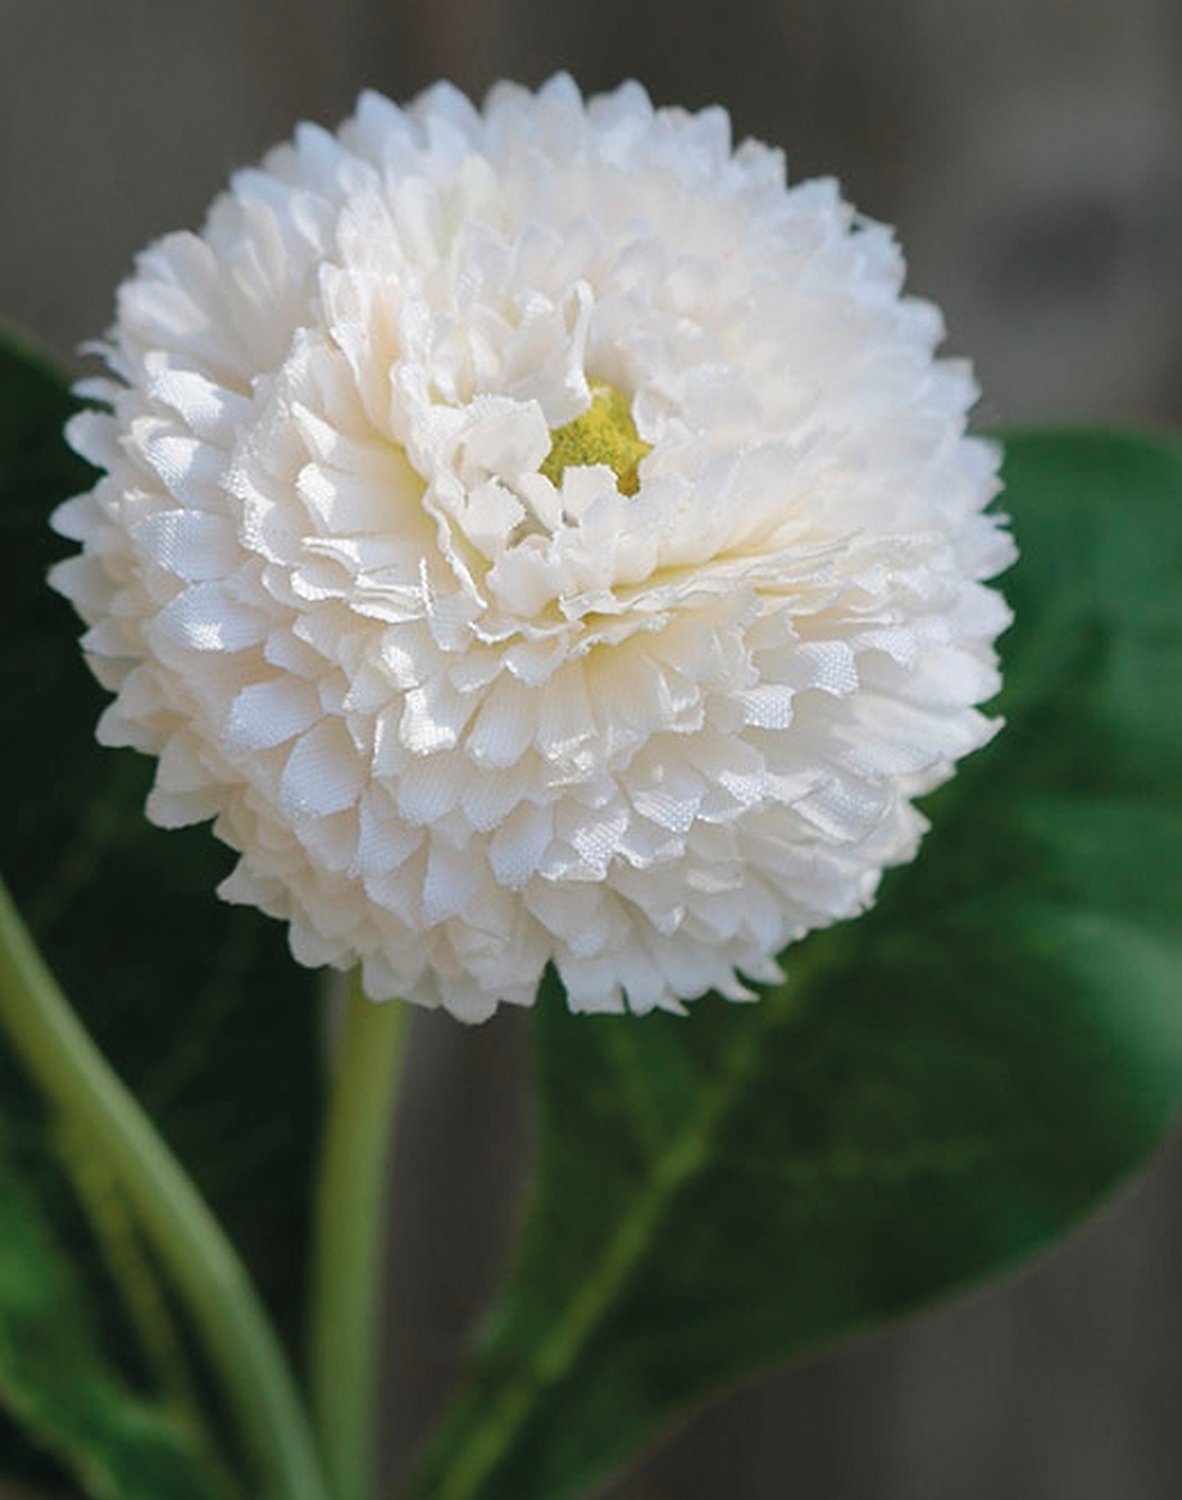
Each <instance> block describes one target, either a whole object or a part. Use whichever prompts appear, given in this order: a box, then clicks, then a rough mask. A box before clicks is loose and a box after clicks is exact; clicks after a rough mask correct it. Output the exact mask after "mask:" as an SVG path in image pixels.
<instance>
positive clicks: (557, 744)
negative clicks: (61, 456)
mask: <svg viewBox="0 0 1182 1500" xmlns="http://www.w3.org/2000/svg"><path fill="white" fill-rule="evenodd" d="M902 279H903V261H902V258H901V256H900V254H899V251H898V249H897V247H896V245H895V243H894V241H893V239H892V237H891V234H890V232H889V231H888V230H887V229H885V228H884V227H882V226H881V225H878V224H874V223H871V222H868V221H867V220H865V219H862V218H860V217H858V216H857V215H856V214H855V212H854V211H853V210H852V209H851V208H850V207H849V205H847V204H846V203H844V202H843V201H842V199H841V197H840V195H839V193H838V189H837V187H836V186H835V184H834V183H833V182H831V181H814V182H805V183H801V184H799V185H797V186H795V187H793V188H791V189H788V188H786V186H785V174H784V162H783V159H782V157H781V155H780V153H779V152H777V151H773V150H770V149H768V148H767V147H765V146H762V145H758V144H756V143H753V142H746V143H745V144H743V145H741V146H740V147H739V148H738V150H732V147H731V140H730V130H729V121H728V117H727V115H726V113H725V112H724V111H723V110H721V109H708V110H704V111H703V112H701V113H699V114H688V113H685V112H683V111H681V110H674V109H661V110H654V108H653V106H652V105H651V103H650V101H649V99H648V97H647V96H646V94H645V93H644V91H643V90H642V89H641V88H640V87H638V86H637V85H636V84H632V83H630V84H625V85H624V86H623V87H622V88H620V89H618V90H617V91H616V92H614V93H612V94H608V95H604V96H601V97H598V98H594V99H591V100H589V101H587V102H586V103H585V102H584V101H583V99H582V98H581V97H580V95H579V93H578V91H577V89H576V88H575V86H574V84H573V83H572V82H571V81H570V79H569V78H566V77H558V78H555V79H553V80H552V81H551V82H550V83H548V84H547V85H546V86H545V87H544V88H542V89H541V90H540V91H539V92H538V93H536V94H532V93H529V92H527V91H525V90H523V89H520V88H516V87H510V86H504V85H502V86H499V87H498V88H496V89H495V90H494V91H493V92H492V94H491V95H490V97H489V99H488V101H487V103H486V105H485V107H484V109H483V111H477V110H476V109H475V108H473V106H472V105H471V104H470V103H469V102H468V101H467V100H466V99H465V98H463V97H462V96H461V95H460V94H458V93H457V92H456V91H455V90H454V89H452V88H450V87H447V86H439V87H436V88H433V89H431V90H430V91H429V92H427V93H426V94H425V95H423V96H422V97H421V98H420V99H419V100H417V101H416V102H415V103H414V104H413V105H411V106H410V107H409V108H408V109H405V110H402V109H399V108H396V107H395V106H394V105H393V104H391V103H390V102H389V101H388V100H386V99H384V98H381V97H380V96H379V95H377V94H372V93H370V94H365V95H363V96H362V98H361V100H360V102H359V104H358V107H357V111H356V113H355V114H354V116H353V117H352V118H351V119H350V120H349V121H347V122H346V124H345V125H343V126H342V127H341V129H340V130H339V131H338V132H337V133H336V134H335V135H333V134H329V133H327V132H326V131H324V130H321V129H318V128H316V127H314V126H311V125H304V126H301V127H300V128H299V129H298V130H297V131H296V134H295V139H294V141H293V142H292V143H291V144H290V145H284V146H281V147H279V148H278V149H277V150H275V151H273V152H272V153H271V154H270V155H269V156H267V157H266V158H265V160H264V162H263V164H262V166H261V167H260V168H257V169H252V170H248V171H244V172H240V173H238V174H237V175H236V176H235V177H234V178H233V179H232V181H231V184H230V189H229V191H228V193H226V194H225V195H224V196H222V197H220V198H219V199H218V200H217V201H216V202H215V203H214V205H213V207H212V209H211V211H210V214H209V218H208V220H207V222H206V225H205V227H204V229H203V230H202V232H201V233H200V234H199V235H196V234H187V233H182V234H173V235H169V236H167V237H166V238H164V239H162V240H160V241H159V242H158V243H156V244H155V245H153V246H151V247H150V248H149V249H148V250H146V251H145V252H144V253H143V255H142V256H141V257H140V259H139V261H138V264H137V267H136V271H135V274H134V276H133V277H132V278H131V279H130V280H129V281H128V282H126V283H125V284H124V286H123V287H122V288H121V290H120V293H119V303H118V316H117V321H116V323H115V326H114V329H113V330H112V332H111V334H110V338H109V344H108V345H107V346H106V347H105V354H106V359H107V362H108V364H109V366H110V368H111V370H112V372H113V373H114V375H115V377H116V378H115V379H114V380H103V381H97V382H91V383H89V384H88V385H87V387H86V390H87V392H88V394H90V395H91V396H94V397H97V398H98V399H100V400H101V401H102V402H104V403H106V404H107V405H108V406H109V408H110V410H109V412H97V411H92V412H88V413H85V414H83V415H81V416H79V417H78V418H76V419H75V421H74V423H73V425H72V428H71V433H70V436H71V440H72V442H73V443H74V445H75V447H76V448H77V449H78V451H79V452H80V453H82V454H83V455H84V456H85V457H87V458H88V459H90V460H91V461H92V462H93V463H95V464H97V465H99V466H100V467H101V468H102V469H104V470H105V471H106V474H105V477H103V478H102V479H101V480H100V481H99V483H98V485H97V487H96V488H95V489H94V491H93V492H92V493H90V494H87V495H84V496H81V497H79V498H77V499H74V500H71V501H69V502H68V503H67V504H65V505H64V506H62V507H61V509H59V510H58V512H57V513H56V517H55V524H56V526H57V528H58V530H59V531H61V532H62V533H63V534H64V535H66V536H68V537H72V538H75V539H77V540H78V541H80V542H81V543H82V544H83V550H82V552H81V554H80V555H77V556H75V557H73V558H71V559H70V560H68V561H66V562H65V563H63V564H61V565H60V566H59V567H58V569H57V570H56V572H55V575H54V582H55V584H56V586H57V588H58V589H60V590H61V592H63V593H64V594H66V595H67V596H68V597H69V598H70V599H72V600H73V601H74V604H75V605H76V607H77V608H78V610H79V612H80V613H81V615H82V616H83V618H84V619H85V620H86V622H87V623H88V625H89V626H90V629H89V631H88V632H87V634H86V636H85V637H84V643H83V644H84V647H85V650H86V653H87V656H88V659H89V661H90V663H91V665H92V667H93V669H94V671H95V673H96V675H97V676H98V677H99V679H100V681H101V682H102V683H103V684H104V685H105V686H107V687H108V688H110V689H112V690H113V691H114V692H115V693H116V697H115V700H114V702H113V703H112V704H111V706H110V707H109V708H108V709H107V711H106V713H105V714H104V716H103V718H102V720H101V723H100V726H99V737H100V738H101V740H102V741H103V742H104V743H105V744H111V745H133V746H135V747H136V748H137V749H139V750H143V751H146V752H148V753H150V754H153V755H156V756H158V757H159V765H158V768H157V773H156V782H155V788H154V790H153V792H152V794H151V797H150V799H149V803H148V813H149V816H150V817H151V818H153V819H154V820H155V821H156V822H157V823H160V824H163V825H165V826H176V825H180V824H184V823H190V822H193V821H196V820H201V819H206V818H211V817H212V818H214V819H215V820H216V821H215V823H214V831H215V832H216V833H217V834H218V836H219V837H220V838H222V839H224V840H225V841H226V842H227V843H228V844H230V845H231V846H232V847H233V848H234V849H236V850H238V851H239V853H240V855H241V859H240V860H239V863H238V865H237V868H236V869H235V871H234V873H233V874H232V875H231V876H230V877H229V879H228V880H226V882H225V883H224V885H223V887H222V894H223V895H224V896H225V897H226V898H227V899H229V900H233V901H242V902H249V903H253V904H255V905H257V906H260V907H262V908H263V910H264V911H267V912H270V913H272V914H273V915H275V916H277V917H280V918H282V919H284V920H286V921H288V922H289V923H290V924H291V929H290V930H291V946H292V949H293V952H294V953H295V955H296V957H297V958H298V959H299V960H301V962H303V963H307V964H332V965H337V966H347V965H353V964H355V963H357V962H360V963H361V964H362V966H363V980H364V985H365V988H366V989H367V991H368V992H369V994H370V995H372V996H374V997H375V998H378V999H380V998H385V997H389V996H393V995H401V996H404V997H406V998H409V999H411V1000H415V1001H418V1002H420V1003H422V1004H426V1005H437V1004H442V1005H443V1006H445V1007H446V1008H447V1009H448V1010H450V1011H452V1012H453V1013H454V1014H455V1015H457V1016H460V1017H462V1018H464V1019H465V1020H479V1019H482V1018H484V1017H486V1016H488V1015H489V1014H490V1013H491V1012H492V1011H493V1010H494V1009H495V1007H496V1006H497V1004H498V1002H499V1001H508V1002H512V1003H514V1004H529V1003H530V1002H531V1001H532V999H533V997H534V994H535V990H536V987H537V983H538V979H539V977H540V975H541V973H542V971H543V969H544V967H545V965H546V964H547V962H550V961H552V962H553V963H554V965H555V966H556V968H557V970H558V973H559V974H560V975H561V977H562V980H563V982H564V984H565V986H566V990H567V993H568V995H569V998H570V1003H571V1005H572V1006H573V1007H574V1008H576V1009H578V1010H607V1011H611V1010H621V1009H624V1008H625V1007H626V1006H627V1007H629V1008H631V1009H632V1010H634V1011H641V1012H643V1011H648V1010H651V1009H652V1008H653V1007H654V1006H659V1007H662V1008H664V1009H668V1010H678V1009H680V1008H681V1002H682V1001H683V1000H685V999H689V998H692V997H694V996H697V995H700V994H702V993H703V992H704V991H706V990H707V989H709V988H715V989H717V990H719V991H721V992H722V993H723V994H725V995H729V996H732V997H734V998H740V997H744V996H746V995H747V994H748V993H749V991H748V990H747V988H746V987H745V985H744V983H743V982H742V979H741V978H740V977H739V976H740V975H742V976H746V977H748V978H753V979H756V980H769V979H773V978H775V977H777V975H778V973H779V970H778V968H777V965H776V962H775V958H774V955H776V954H777V953H779V952H780V950H781V949H783V948H784V947H785V946H786V945H787V944H789V943H791V942H793V941H794V940H796V939H797V938H799V937H801V936H802V935H803V934H804V933H806V932H808V931H809V930H810V929H811V928H816V927H821V926H824V925H825V924H827V923H830V922H833V921H835V920H836V919H838V918H842V917H848V916H851V915H852V914H854V913H856V912H858V911H860V910H862V909H863V908H864V907H865V906H866V905H867V904H868V903H869V902H870V900H871V899H872V897H873V894H874V891H875V888H876V886H877V884H878V881H879V877H880V875H881V872H882V871H883V869H884V868H885V867H887V866H889V865H893V864H897V863H898V862H900V861H902V860H907V859H910V858H911V857H912V855H913V854H914V853H915V850H916V847H917V844H918V841H919V838H920V835H921V833H922V831H923V829H924V827H925V824H924V820H923V818H922V817H921V815H920V814H919V813H918V812H917V811H916V810H915V808H914V807H913V806H912V799H913V798H914V797H915V796H916V795H917V794H919V793H922V792H926V791H928V790H929V789H930V788H932V787H934V786H935V785H936V784H937V783H939V782H941V781H943V780H945V779H946V778H947V777H948V776H949V775H950V774H951V773H952V769H953V765H954V762H955V761H956V760H957V759H958V758H959V757H960V756H962V755H964V754H965V753H966V752H967V751H970V750H972V749H974V748H975V747H976V746H978V745H980V744H982V743H983V742H984V741H985V740H986V739H988V738H989V736H990V734H991V732H992V725H991V723H990V721H989V720H987V719H986V718H984V717H983V716H982V715H981V714H980V713H979V712H978V711H977V710H976V709H975V708H974V706H973V705H975V704H978V703H981V702H983V701H984V700H986V699H988V698H989V697H990V696H991V695H992V694H993V693H994V691H995V690H996V688H997V686H998V675H997V670H996V660H995V654H994V651H993V644H992V643H993V641H994V639H995V637H996V636H997V634H998V632H999V631H1000V630H1001V629H1002V628H1003V626H1004V625H1005V624H1006V622H1007V612H1006V608H1005V606H1004V604H1003V602H1002V600H1001V598H1000V597H999V595H998V594H997V593H996V592H994V591H993V590H991V589H989V588H987V587H985V586H984V583H983V580H985V579H988V578H990V577H992V576H993V575H994V574H996V573H997V572H998V571H999V570H1000V569H1002V568H1004V567H1005V566H1006V564H1007V563H1008V562H1009V560H1010V557H1011V552H1012V548H1011V543H1010V540H1009V538H1008V536H1007V534H1006V533H1005V532H1004V531H1003V530H1002V529H1001V528H1000V526H999V523H998V521H997V519H996V518H995V517H992V516H989V515H986V514H984V507H985V505H986V504H987V503H988V501H989V500H990V499H991V497H992V496H993V495H994V494H995V492H996V490H997V488H998V483H997V462H998V457H997V453H996V451H995V449H994V448H993V447H992V446H991V445H989V444H987V443H985V442H983V441H980V440H978V439H975V438H969V437H966V436H965V435H964V429H965V419H966V413H967V412H968V410H969V408H970V407H971V405H972V403H973V401H974V397H975V390H974V385H973V381H972V378H971V375H970V373H969V370H968V369H967V367H966V366H965V365H963V364H960V363H948V362H937V361H935V360H934V359H933V350H934V348H935V346H936V344H937V343H938V341H939V339H940V337H941V321H940V316H939V314H938V312H937V311H936V309H935V308H933V307H932V306H930V305H929V304H927V303H924V302H920V301H915V300H912V299H910V298H904V297H901V295H900V287H901V283H902Z"/></svg>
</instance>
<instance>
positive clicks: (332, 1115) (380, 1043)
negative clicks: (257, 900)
mask: <svg viewBox="0 0 1182 1500" xmlns="http://www.w3.org/2000/svg"><path fill="white" fill-rule="evenodd" d="M409 1016H410V1007H409V1006H407V1005H405V1004H403V1002H402V1001H400V1000H393V1001H389V1002H387V1003H385V1004H376V1003H375V1002H373V1001H372V1000H368V999H367V998H366V996H365V995H364V993H363V992H362V990H361V986H360V982H359V979H358V977H357V976H356V975H354V976H353V977H352V978H351V980H350V983H349V989H348V993H347V995H346V997H345V1000H344V1016H343V1025H342V1028H341V1033H340V1036H339V1037H338V1039H337V1048H336V1055H335V1057H334V1060H333V1072H332V1083H331V1088H330V1097H329V1106H328V1119H327V1122H326V1125H325V1133H324V1142H323V1147H322V1152H321V1158H320V1171H319V1177H318V1185H317V1195H316V1229H315V1233H316V1245H315V1253H314V1256H313V1277H314V1281H313V1289H312V1326H311V1349H312V1404H313V1409H314V1411H315V1414H316V1420H317V1424H318V1426H319V1430H320V1438H321V1443H322V1445H323V1448H324V1452H325V1456H326V1462H327V1465H328V1472H329V1478H330V1480H331V1483H332V1487H333V1493H334V1495H335V1497H336V1500H369V1497H370V1496H372V1494H373V1487H374V1480H375V1472H374V1471H375V1459H376V1453H375V1438H376V1430H375V1429H376V1415H377V1387H378V1377H379V1374H380V1368H379V1366H380V1360H379V1355H380V1343H379V1337H378V1336H379V1333H380V1331H381V1322H382V1298H381V1291H382V1268H383V1261H384V1254H383V1251H384V1247H385V1207H386V1177H387V1171H388V1167H389V1161H390V1147H391V1137H392V1128H393V1119H394V1107H395V1102H396V1098H397V1093H398V1082H399V1074H400V1072H401V1062H402V1056H403V1051H404V1047H405V1040H406V1032H407V1026H408V1022H409Z"/></svg>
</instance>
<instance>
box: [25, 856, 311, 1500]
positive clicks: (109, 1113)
mask: <svg viewBox="0 0 1182 1500" xmlns="http://www.w3.org/2000/svg"><path fill="white" fill-rule="evenodd" d="M0 1023H2V1024H3V1025H4V1027H5V1028H6V1029H7V1031H8V1034H9V1037H10V1038H11V1040H12V1043H13V1045H14V1047H15V1048H16V1051H17V1053H18V1054H19V1055H20V1057H21V1058H22V1059H23V1060H24V1063H25V1066H26V1067H27V1068H28V1070H29V1072H30V1073H31V1074H32V1076H33V1077H34V1079H36V1081H37V1083H38V1084H39V1085H40V1087H41V1088H42V1089H43V1090H44V1092H45V1094H46V1095H47V1097H48V1098H49V1099H50V1100H51V1101H52V1103H53V1104H54V1105H55V1106H56V1108H57V1109H58V1111H59V1112H60V1114H61V1115H62V1117H63V1119H64V1120H66V1121H68V1122H69V1123H70V1126H71V1127H72V1128H76V1129H81V1130H85V1131H86V1132H87V1133H88V1135H89V1138H90V1140H91V1141H92V1143H93V1145H94V1147H95V1149H96V1150H97V1151H101V1152H102V1154H103V1155H104V1156H105V1158H106V1159H107V1161H109V1162H110V1164H111V1166H112V1168H113V1170H114V1171H115V1173H116V1175H117V1177H118V1179H119V1181H120V1182H121V1184H122V1186H123V1190H124V1192H125V1193H126V1194H127V1198H128V1202H129V1203H130V1204H131V1207H132V1209H133V1211H134V1213H135V1215H136V1217H137V1219H138V1221H139V1222H140V1224H141V1225H142V1227H143V1231H144V1234H145V1235H146V1237H147V1239H148V1241H149V1243H150V1244H151V1245H152V1247H153V1249H154V1250H155V1252H156V1254H157V1255H158V1256H159V1258H160V1261H161V1263H162V1264H163V1265H164V1267H165V1268H166V1270H167V1271H168V1273H169V1274H170V1275H171V1277H172V1279H173V1281H174V1282H175V1284H176V1287H177V1290H178V1292H179V1293H180V1295H181V1297H182V1299H183V1301H184V1303H185V1305H186V1306H187V1308H188V1310H189V1313H190V1315H191V1316H192V1319H193V1323H194V1326H195V1328H196V1330H197V1332H198V1334H199V1336H200V1337H201V1338H202V1340H203V1341H204V1344H205V1348H206V1351H207V1353H208V1355H209V1358H210V1362H211V1364H212V1366H213V1367H214V1369H215V1370H216V1371H217V1373H218V1375H219V1376H220V1380H221V1389H222V1390H223V1392H224V1395H225V1398H226V1400H227V1402H228V1404H229V1406H230V1409H231V1411H232V1413H233V1415H234V1417H235V1419H236V1420H237V1422H238V1425H239V1428H240V1431H241V1434H242V1438H243V1441H244V1443H245V1445H246V1447H247V1449H248V1451H249V1453H250V1454H251V1456H252V1458H253V1459H254V1461H255V1463H256V1465H257V1467H258V1471H259V1478H260V1480H261V1484H262V1488H263V1490H264V1492H265V1494H266V1495H267V1497H268V1500H328V1496H327V1491H326V1489H325V1486H324V1483H323V1481H322V1479H321V1477H320V1459H319V1455H318V1454H317V1451H316V1448H315V1445H314V1442H313V1439H312V1435H311V1432H310V1430H309V1427H308V1423H307V1420H306V1417H305V1414H304V1411H303V1407H302V1404H301V1402H300V1398H299V1396H298V1395H297V1393H296V1389H295V1386H294V1383H293V1381H292V1377H291V1374H290V1372H289V1370H288V1367H287V1363H286V1360H285V1358H284V1355H283V1351H282V1348H281V1347H280V1344H279V1341H278V1339H277V1338H276V1336H275V1333H274V1331H273V1329H272V1327H271V1324H270V1322H269V1321H268V1319H267V1315H266V1313H265V1311H264V1310H263V1308H262V1306H261V1304H260V1302H259V1300H258V1296H257V1294H256V1293H255V1291H254V1288H253V1286H252V1285H251V1283H250V1279H249V1277H248V1276H247V1274H246V1271H245V1269H244V1267H243V1265H242V1263H241V1261H240V1260H239V1259H238V1256H237V1254H236V1253H235V1251H234V1248H233V1246H232V1245H231V1244H230V1242H229V1240H228V1239H227V1238H226V1235H225V1233H224V1232H223V1230H222V1227H221V1225H220V1224H219V1223H218V1221H217V1220H216V1219H215V1218H214V1216H213V1215H212V1214H211V1213H210V1211H209V1209H208V1207H207V1206H206V1204H205V1202H204V1200H203V1199H202V1198H201V1196H200V1194H199V1193H198V1192H197V1190H196V1188H195V1187H194V1186H193V1183H192V1181H191V1180H190V1178H189V1177H188V1175H187V1174H186V1173H185V1171H184V1169H183V1168H182V1167H181V1166H180V1164H179V1163H178V1162H177V1161H176V1159H175V1157H173V1155H172V1153H171V1152H170V1151H169V1149H168V1147H167V1146H166V1145H165V1144H164V1142H163V1141H162V1140H161V1138H160V1136H159V1135H158V1134H157V1133H156V1130H155V1128H154V1127H153V1125H152V1123H151V1121H150V1120H149V1119H148V1117H147V1116H146V1115H145V1114H144V1112H143V1110H141V1109H140V1107H139V1105H138V1104H137V1103H136V1101H135V1099H134V1098H133V1097H132V1095H131V1094H130V1093H129V1092H128V1090H127V1089H126V1088H125V1086H124V1085H123V1083H122V1082H121V1081H120V1080H119V1078H118V1077H117V1076H116V1075H115V1073H114V1072H113V1071H112V1069H111V1067H110V1065H109V1064H108V1063H107V1061H106V1059H105V1058H104V1057H103V1055H102V1054H101V1053H100V1052H99V1050H98V1048H97V1047H96V1046H95V1045H94V1043H93V1042H92V1041H91V1039H90V1037H89V1035H88V1034H87V1032H86V1030H85V1029H84V1027H83V1026H82V1025H81V1023H80V1022H79V1020H78V1018H77V1017H76V1016H75V1014H74V1012H73V1011H72V1010H71V1009H70V1006H69V1003H68V1002H67V1000H66V998H65V996H64V995H63V994H62V992H61V990H60V989H59V987H58V985H57V982H56V981H55V980H54V978H53V975H52V974H51V973H50V972H49V969H48V968H47V967H46V965H45V962H44V960H43V959H42V957H41V955H40V953H39V952H38V951H37V948H36V945H35V944H34V943H33V940H32V938H31V937H30V936H29V933H28V931H27V929H26V928H25V925H24V923H23V922H22V921H21V918H20V915H19V913H18V912H17V910H16V907H15V906H14V905H13V903H12V900H11V898H10V897H9V895H8V892H7V891H6V890H5V888H4V886H3V884H0Z"/></svg>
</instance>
